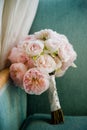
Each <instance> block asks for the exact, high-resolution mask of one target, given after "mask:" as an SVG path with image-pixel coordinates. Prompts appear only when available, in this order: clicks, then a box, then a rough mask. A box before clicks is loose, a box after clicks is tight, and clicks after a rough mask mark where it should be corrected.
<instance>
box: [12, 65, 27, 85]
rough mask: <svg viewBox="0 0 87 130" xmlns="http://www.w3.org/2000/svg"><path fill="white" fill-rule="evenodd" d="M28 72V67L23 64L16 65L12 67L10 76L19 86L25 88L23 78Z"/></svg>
mask: <svg viewBox="0 0 87 130" xmlns="http://www.w3.org/2000/svg"><path fill="white" fill-rule="evenodd" d="M26 71H27V67H26V66H25V65H24V64H22V63H14V64H12V65H11V66H10V76H11V78H12V79H13V81H14V82H15V83H16V84H17V85H19V86H21V87H22V86H23V76H24V74H25V72H26Z"/></svg>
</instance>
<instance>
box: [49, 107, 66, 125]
mask: <svg viewBox="0 0 87 130" xmlns="http://www.w3.org/2000/svg"><path fill="white" fill-rule="evenodd" d="M63 122H64V117H63V112H62V109H59V110H56V111H53V112H51V123H52V124H59V123H63Z"/></svg>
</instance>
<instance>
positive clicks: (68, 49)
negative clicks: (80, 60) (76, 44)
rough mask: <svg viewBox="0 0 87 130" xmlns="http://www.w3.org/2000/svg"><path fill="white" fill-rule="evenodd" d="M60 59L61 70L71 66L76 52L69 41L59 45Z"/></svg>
mask: <svg viewBox="0 0 87 130" xmlns="http://www.w3.org/2000/svg"><path fill="white" fill-rule="evenodd" d="M58 55H59V57H60V58H61V60H62V70H63V71H65V70H67V69H68V67H70V66H72V64H73V62H74V61H75V60H76V57H77V54H76V52H75V51H74V49H73V47H72V45H71V44H69V43H65V44H63V45H61V47H60V49H59V53H58Z"/></svg>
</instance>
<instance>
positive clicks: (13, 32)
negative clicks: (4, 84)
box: [0, 0, 39, 70]
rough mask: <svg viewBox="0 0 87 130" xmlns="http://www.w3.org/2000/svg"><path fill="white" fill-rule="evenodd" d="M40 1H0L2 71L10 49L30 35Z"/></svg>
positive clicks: (0, 62)
mask: <svg viewBox="0 0 87 130" xmlns="http://www.w3.org/2000/svg"><path fill="white" fill-rule="evenodd" d="M38 2H39V0H0V18H1V21H0V70H1V69H3V68H4V67H5V64H6V59H7V56H8V53H9V51H10V49H11V48H12V47H13V46H14V45H16V44H17V42H18V41H19V40H20V39H21V38H23V37H24V36H25V35H26V34H28V32H29V30H30V27H31V25H32V22H33V20H34V17H35V14H36V10H37V7H38Z"/></svg>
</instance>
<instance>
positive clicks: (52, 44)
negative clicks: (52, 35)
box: [45, 39, 59, 53]
mask: <svg viewBox="0 0 87 130" xmlns="http://www.w3.org/2000/svg"><path fill="white" fill-rule="evenodd" d="M45 46H46V49H48V51H49V53H54V52H56V51H57V52H58V48H59V43H58V40H55V39H48V40H46V41H45Z"/></svg>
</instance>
